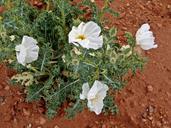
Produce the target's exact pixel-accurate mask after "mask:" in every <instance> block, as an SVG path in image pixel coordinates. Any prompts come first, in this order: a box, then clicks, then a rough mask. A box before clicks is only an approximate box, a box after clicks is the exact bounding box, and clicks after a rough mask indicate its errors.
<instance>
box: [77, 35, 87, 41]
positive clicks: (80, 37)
mask: <svg viewBox="0 0 171 128" xmlns="http://www.w3.org/2000/svg"><path fill="white" fill-rule="evenodd" d="M77 39H80V40H85V39H86V37H85V36H84V35H79V36H78V37H77Z"/></svg>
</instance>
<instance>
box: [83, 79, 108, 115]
mask: <svg viewBox="0 0 171 128" xmlns="http://www.w3.org/2000/svg"><path fill="white" fill-rule="evenodd" d="M82 89H83V91H82V94H80V99H82V100H84V99H87V100H88V108H89V109H90V110H91V111H94V112H95V113H96V114H97V115H99V114H100V113H101V111H102V109H103V106H104V104H103V100H104V98H105V97H106V94H107V91H108V89H109V88H108V86H107V85H105V84H104V83H102V82H100V81H97V80H96V81H95V82H94V84H93V86H92V87H91V89H90V88H89V84H88V83H84V84H83V87H82Z"/></svg>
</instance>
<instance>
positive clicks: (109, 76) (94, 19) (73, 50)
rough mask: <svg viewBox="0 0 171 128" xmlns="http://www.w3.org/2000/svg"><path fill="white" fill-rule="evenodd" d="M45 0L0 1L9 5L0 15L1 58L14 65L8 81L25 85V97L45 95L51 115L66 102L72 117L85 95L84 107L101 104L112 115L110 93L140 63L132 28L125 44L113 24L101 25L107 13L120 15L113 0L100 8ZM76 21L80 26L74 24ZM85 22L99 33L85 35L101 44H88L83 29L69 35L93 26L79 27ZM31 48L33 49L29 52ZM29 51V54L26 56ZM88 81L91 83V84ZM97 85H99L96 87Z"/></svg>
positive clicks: (88, 2) (113, 107) (114, 109)
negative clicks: (38, 0)
mask: <svg viewBox="0 0 171 128" xmlns="http://www.w3.org/2000/svg"><path fill="white" fill-rule="evenodd" d="M43 2H44V6H45V8H44V9H37V8H36V7H33V6H30V4H29V3H28V2H27V1H24V0H12V1H10V0H7V1H2V2H1V4H3V5H4V6H6V7H9V6H10V8H7V10H6V11H5V12H4V13H3V15H1V17H2V18H1V20H0V45H1V48H0V61H1V62H4V63H6V64H8V65H9V66H10V67H13V68H15V69H16V70H17V72H18V74H16V75H15V76H13V77H12V82H14V83H20V84H21V85H22V86H23V87H24V88H25V90H26V94H27V98H26V99H27V101H29V102H30V101H34V100H40V99H42V100H44V101H45V104H46V108H47V111H46V114H47V115H48V117H50V118H52V117H53V116H54V115H56V114H57V112H58V110H59V108H60V107H61V106H62V105H63V104H64V103H67V104H68V107H67V109H66V113H67V115H68V117H73V116H74V115H75V114H76V113H77V112H80V111H82V110H83V109H84V108H85V107H86V106H87V100H88V107H89V108H90V110H91V111H95V112H96V114H99V113H100V112H101V109H102V108H103V112H105V113H106V114H107V113H112V114H115V113H116V112H117V111H118V109H117V106H116V104H115V101H114V92H115V91H116V90H120V89H122V88H123V87H124V85H125V83H126V80H125V79H124V76H125V75H126V74H127V73H128V72H130V71H132V72H133V73H134V74H135V72H136V70H137V69H142V68H143V65H144V62H145V59H144V58H143V57H141V56H140V55H138V54H137V53H136V52H135V50H134V48H135V46H136V40H135V39H134V37H133V36H132V35H131V34H130V33H126V34H125V38H127V43H128V45H126V46H122V45H120V44H119V43H118V38H117V28H115V27H112V28H109V29H105V27H104V26H105V25H106V22H105V19H104V14H105V13H110V14H112V15H114V16H119V14H118V13H117V12H115V11H114V10H112V9H111V8H110V3H111V2H112V0H104V7H102V8H98V7H97V6H96V3H95V2H93V1H91V0H83V1H82V2H80V3H77V4H73V2H72V1H70V0H44V1H43ZM81 7H88V9H90V10H91V17H90V18H89V19H87V18H86V17H85V14H86V13H87V12H86V10H85V9H81ZM83 22H85V23H83ZM80 24H81V25H82V27H80V28H79V27H78V28H77V26H78V25H79V26H81V25H80ZM88 24H89V25H90V24H91V25H92V26H95V28H96V29H98V30H95V31H98V35H95V34H94V35H93V33H92V35H91V34H90V35H89V36H91V40H93V41H94V42H96V41H97V43H99V42H101V44H100V43H99V44H98V45H97V46H96V44H93V43H92V44H91V41H89V40H88V39H87V40H86V39H85V38H87V37H85V35H84V33H82V34H81V35H78V36H77V37H72V36H73V34H76V33H78V30H79V29H81V28H82V29H84V32H85V31H86V29H88V30H87V33H89V32H91V30H94V28H93V27H92V28H83V27H85V26H86V25H87V26H88ZM97 24H98V25H97ZM91 25H90V26H91ZM73 26H76V27H73ZM100 28H101V32H100V30H99V29H100ZM80 31H83V30H80ZM99 32H100V33H99ZM85 33H86V32H85ZM26 35H27V36H26ZM100 35H102V36H100ZM32 37H33V38H34V39H33V38H32ZM95 37H97V39H96V40H95ZM22 38H23V42H22V44H21V41H22ZM73 38H74V39H73ZM29 40H30V42H32V43H33V44H34V45H33V46H31V47H28V48H27V50H28V51H22V50H23V49H24V48H23V45H24V43H25V45H29ZM73 40H74V41H73ZM77 40H78V42H77ZM86 43H87V44H86ZM124 43H126V42H124ZM19 44H21V45H19ZM29 48H30V49H32V50H33V52H32V53H30V54H29ZM16 52H17V57H16ZM38 52H39V54H38V56H37V53H38ZM23 54H24V55H23ZM27 54H29V55H30V56H29V57H26V55H27ZM31 55H33V56H31ZM23 56H24V57H25V58H24V60H23ZM31 60H32V62H31ZM93 83H94V84H93ZM82 85H83V86H82ZM89 85H93V86H92V88H91V89H89ZM99 87H101V90H98V88H99ZM86 89H87V92H86V91H85V90H86ZM93 89H94V91H95V92H96V93H93V91H92V90H93ZM82 90H83V92H82ZM98 91H99V92H98ZM106 93H107V94H106ZM96 94H97V95H96ZM106 95H107V96H106ZM92 96H94V97H92ZM98 96H99V97H100V98H99V97H98ZM93 98H96V99H93ZM100 99H101V100H100ZM98 101H99V102H98ZM101 102H102V103H101ZM98 103H99V104H98ZM93 104H95V106H93ZM101 105H102V106H101ZM99 106H101V107H100V108H98V107H99ZM96 107H97V108H96Z"/></svg>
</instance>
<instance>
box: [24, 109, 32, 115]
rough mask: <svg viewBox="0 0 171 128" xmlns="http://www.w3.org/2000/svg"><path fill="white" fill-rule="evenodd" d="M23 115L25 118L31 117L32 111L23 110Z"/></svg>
mask: <svg viewBox="0 0 171 128" xmlns="http://www.w3.org/2000/svg"><path fill="white" fill-rule="evenodd" d="M23 114H24V116H30V111H28V110H26V109H25V108H23Z"/></svg>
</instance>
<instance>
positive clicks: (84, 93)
mask: <svg viewBox="0 0 171 128" xmlns="http://www.w3.org/2000/svg"><path fill="white" fill-rule="evenodd" d="M89 90H90V87H89V84H88V83H84V84H83V86H82V94H80V99H82V100H85V99H86V98H87V94H88V92H89Z"/></svg>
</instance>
